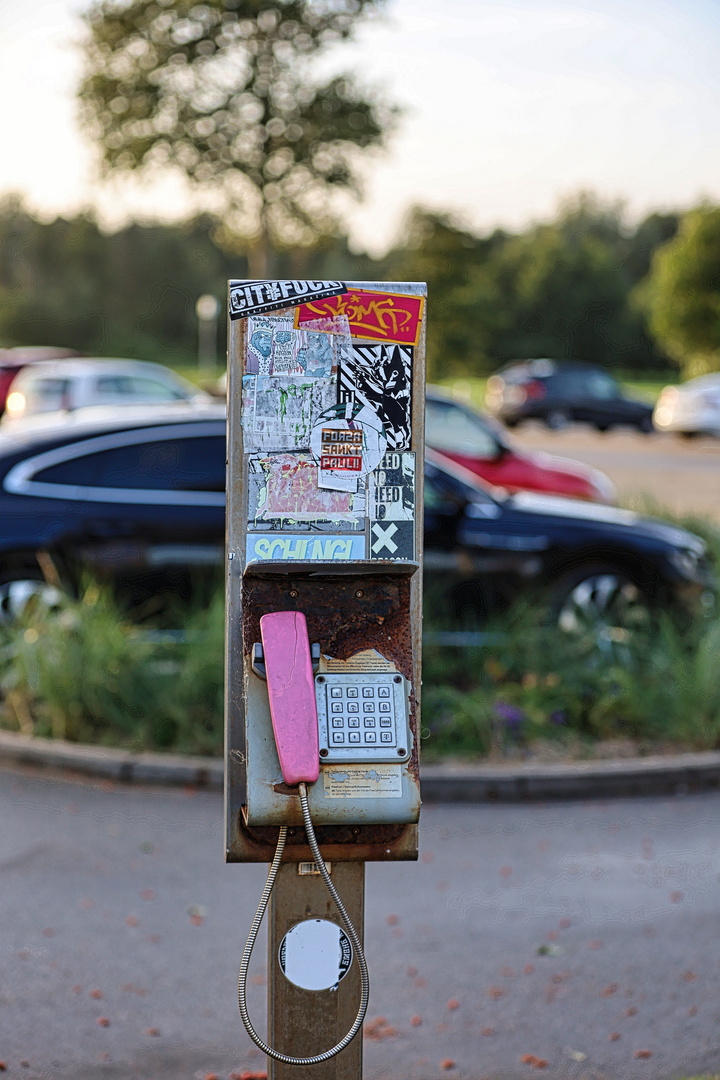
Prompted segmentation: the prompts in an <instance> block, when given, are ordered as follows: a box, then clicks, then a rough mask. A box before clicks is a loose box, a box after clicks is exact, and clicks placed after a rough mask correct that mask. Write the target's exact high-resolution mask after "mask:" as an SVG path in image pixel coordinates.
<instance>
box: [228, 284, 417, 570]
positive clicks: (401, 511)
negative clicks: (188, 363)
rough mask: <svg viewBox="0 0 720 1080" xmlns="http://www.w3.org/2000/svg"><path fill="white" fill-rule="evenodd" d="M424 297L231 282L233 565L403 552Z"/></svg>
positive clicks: (397, 556) (408, 534)
mask: <svg viewBox="0 0 720 1080" xmlns="http://www.w3.org/2000/svg"><path fill="white" fill-rule="evenodd" d="M423 306H424V298H423V297H422V296H414V295H406V294H401V293H393V292H381V291H377V292H375V291H367V290H364V289H357V288H354V287H353V286H351V285H346V284H344V283H343V282H337V281H251V282H248V281H242V282H239V281H238V282H231V283H230V318H231V319H246V320H247V322H246V326H245V335H244V341H245V347H244V356H243V377H242V411H241V417H242V429H243V449H244V456H245V459H246V464H247V473H246V475H247V485H246V492H247V508H246V509H247V549H246V562H248V563H250V562H265V561H277V560H282V561H287V560H298V561H300V562H319V561H322V562H325V561H353V560H383V559H392V560H394V561H395V560H414V559H415V467H416V461H415V452H414V448H413V445H412V380H413V352H414V349H415V347H416V346H417V344H418V340H419V337H420V330H421V325H422V317H423Z"/></svg>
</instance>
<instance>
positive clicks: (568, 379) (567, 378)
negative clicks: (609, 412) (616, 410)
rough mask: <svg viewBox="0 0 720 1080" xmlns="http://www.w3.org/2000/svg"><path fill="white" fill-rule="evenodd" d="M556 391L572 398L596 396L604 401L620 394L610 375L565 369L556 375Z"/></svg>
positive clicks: (600, 372)
mask: <svg viewBox="0 0 720 1080" xmlns="http://www.w3.org/2000/svg"><path fill="white" fill-rule="evenodd" d="M556 380H557V381H556V391H555V392H556V393H559V394H561V395H562V396H564V397H565V396H566V397H573V398H588V397H589V398H597V399H602V400H605V401H609V400H612V399H613V398H617V397H619V396H620V391H619V389H618V385H617V383H616V382H615V380H614V379H613V377H612V376H611V375H605V374H604V373H603V372H602V371H565V372H563V373H562V375H559V376H556Z"/></svg>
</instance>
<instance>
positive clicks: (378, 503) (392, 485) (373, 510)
mask: <svg viewBox="0 0 720 1080" xmlns="http://www.w3.org/2000/svg"><path fill="white" fill-rule="evenodd" d="M369 479H370V489H369V492H368V496H369V498H368V517H370V518H372V520H373V521H414V520H415V455H414V454H395V453H388V454H386V455H385V457H384V458H383V459H382V461H381V462H380V466H379V468H377V469H375V472H373V473H371V475H370V478H369Z"/></svg>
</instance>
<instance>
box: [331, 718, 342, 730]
mask: <svg viewBox="0 0 720 1080" xmlns="http://www.w3.org/2000/svg"><path fill="white" fill-rule="evenodd" d="M332 722H333V727H342V726H343V718H342V716H333V718H332Z"/></svg>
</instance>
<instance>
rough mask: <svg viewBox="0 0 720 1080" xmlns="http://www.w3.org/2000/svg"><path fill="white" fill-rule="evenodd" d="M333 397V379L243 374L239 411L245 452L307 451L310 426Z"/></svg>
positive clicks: (334, 388) (334, 392)
mask: <svg viewBox="0 0 720 1080" xmlns="http://www.w3.org/2000/svg"><path fill="white" fill-rule="evenodd" d="M336 396H337V387H336V382H335V379H334V378H332V379H313V378H304V379H299V378H293V377H287V376H285V377H282V378H281V377H277V376H274V375H246V376H245V377H244V378H243V412H242V426H243V442H244V449H245V452H246V453H247V452H256V451H259V450H270V451H272V450H309V449H310V433H311V431H312V428H313V424H314V423H315V421H316V418H317V417H318V416H320V415H321V414H324V413H325V411H326V410H327V409H328V407H330V406H331V403H332V402H333V400H334V399H335V397H336Z"/></svg>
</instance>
